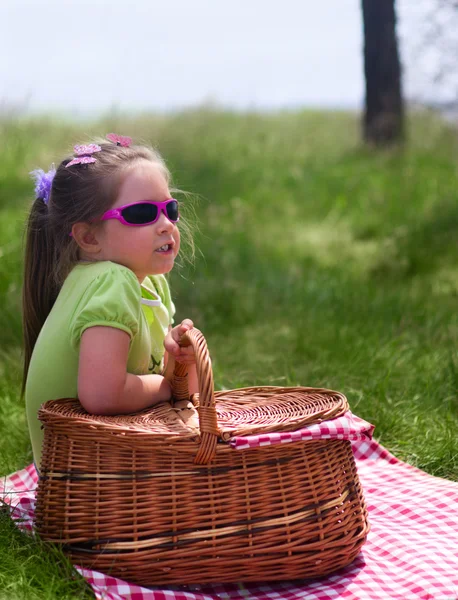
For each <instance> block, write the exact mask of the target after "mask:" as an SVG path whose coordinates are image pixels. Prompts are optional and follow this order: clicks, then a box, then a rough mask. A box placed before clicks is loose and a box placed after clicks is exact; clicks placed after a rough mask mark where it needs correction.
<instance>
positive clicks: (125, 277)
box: [70, 267, 141, 350]
mask: <svg viewBox="0 0 458 600" xmlns="http://www.w3.org/2000/svg"><path fill="white" fill-rule="evenodd" d="M140 298H141V291H140V284H139V283H138V280H137V278H136V276H135V274H134V273H133V272H131V271H129V269H127V268H119V267H113V268H112V269H109V270H107V271H105V272H103V273H101V274H100V275H98V276H97V277H95V278H94V279H93V280H92V281H91V282H90V284H89V285H88V287H87V288H86V290H85V292H84V294H83V296H82V297H81V300H80V302H79V303H78V306H77V308H76V310H75V312H74V314H73V317H72V319H71V321H70V339H71V344H72V346H73V348H75V349H76V350H78V348H79V344H80V340H81V336H82V335H83V333H84V331H86V329H88V328H89V327H95V326H106V327H115V328H116V329H122V330H123V331H125V332H126V333H128V334H129V336H130V339H131V340H132V338H133V337H134V336H135V335H136V334H137V332H138V327H139V320H140V311H141V304H140Z"/></svg>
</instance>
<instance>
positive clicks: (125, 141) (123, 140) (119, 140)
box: [106, 133, 132, 148]
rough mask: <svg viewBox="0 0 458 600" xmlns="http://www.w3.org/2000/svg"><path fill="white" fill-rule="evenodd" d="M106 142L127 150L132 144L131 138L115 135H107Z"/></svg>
mask: <svg viewBox="0 0 458 600" xmlns="http://www.w3.org/2000/svg"><path fill="white" fill-rule="evenodd" d="M106 138H107V140H109V141H110V142H113V144H116V145H117V146H123V148H128V147H129V146H130V145H131V144H132V138H130V137H128V136H127V135H118V134H117V133H108V134H107V135H106Z"/></svg>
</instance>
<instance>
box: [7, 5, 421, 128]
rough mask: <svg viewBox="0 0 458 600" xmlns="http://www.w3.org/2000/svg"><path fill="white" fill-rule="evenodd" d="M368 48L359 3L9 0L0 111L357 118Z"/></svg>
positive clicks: (401, 8) (409, 12) (408, 10)
mask: <svg viewBox="0 0 458 600" xmlns="http://www.w3.org/2000/svg"><path fill="white" fill-rule="evenodd" d="M429 1H430V2H431V0H429ZM421 3H422V0H416V1H415V0H398V16H399V18H400V22H401V23H402V25H403V27H400V28H399V32H400V36H401V49H402V48H403V45H404V43H405V42H404V40H406V39H408V37H409V33H411V31H412V30H415V18H416V17H415V14H414V13H415V10H413V8H412V7H413V6H415V7H417V12H418V7H419V6H420V4H421ZM423 3H424V2H423ZM420 12H421V11H420ZM417 16H418V15H417ZM409 27H410V30H409ZM362 47H363V34H362V19H361V9H360V0H276V1H273V0H231V1H230V2H225V1H223V0H166V1H165V2H157V1H155V0H132V2H131V3H127V2H126V1H125V0H79V1H76V0H67V1H66V0H40V1H37V0H1V2H0V56H1V58H0V110H1V109H2V108H3V109H4V110H5V109H8V108H11V107H20V108H23V109H26V110H28V111H30V112H40V111H46V112H50V111H59V112H63V113H69V114H71V115H73V116H78V115H81V116H85V115H91V114H97V113H103V112H104V111H105V112H106V111H108V110H110V109H113V108H115V109H118V110H120V111H144V110H159V111H167V110H176V109H179V108H183V107H189V106H195V105H199V104H203V103H213V104H218V105H222V106H225V107H231V108H235V109H246V108H249V109H259V110H264V109H277V108H296V107H302V106H313V107H323V108H356V109H357V108H360V107H361V106H362V103H363V99H364V80H363V58H362ZM407 83H408V85H407V88H408V87H409V85H410V83H409V82H408V81H407ZM407 91H409V90H407Z"/></svg>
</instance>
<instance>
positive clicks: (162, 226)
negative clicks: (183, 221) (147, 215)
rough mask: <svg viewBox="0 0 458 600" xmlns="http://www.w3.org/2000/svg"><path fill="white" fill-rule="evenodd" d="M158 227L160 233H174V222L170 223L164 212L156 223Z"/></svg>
mask: <svg viewBox="0 0 458 600" xmlns="http://www.w3.org/2000/svg"><path fill="white" fill-rule="evenodd" d="M156 225H157V229H158V231H159V232H162V231H172V230H173V223H172V221H170V220H169V219H168V218H167V217H166V215H165V214H164V212H163V211H161V214H160V215H159V219H158V220H157V222H156Z"/></svg>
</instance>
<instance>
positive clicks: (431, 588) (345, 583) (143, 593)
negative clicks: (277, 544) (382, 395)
mask: <svg viewBox="0 0 458 600" xmlns="http://www.w3.org/2000/svg"><path fill="white" fill-rule="evenodd" d="M372 430H373V427H372V426H371V425H370V424H369V423H366V422H365V421H362V420H361V419H359V418H358V417H355V416H354V415H351V414H350V413H347V414H346V415H344V417H341V418H340V419H334V420H332V421H326V422H325V423H322V424H321V425H318V426H311V427H309V428H305V429H303V430H301V431H300V432H294V433H290V434H275V433H273V434H268V435H261V436H250V437H249V438H235V439H234V440H232V445H233V446H234V447H236V448H241V447H247V446H249V447H253V446H256V445H261V444H267V443H287V442H288V441H293V440H295V439H296V437H297V436H298V435H299V436H300V439H318V438H326V439H329V438H332V437H334V438H339V439H350V440H352V447H353V452H354V455H355V459H356V464H357V468H358V473H359V478H360V481H361V484H362V486H363V489H364V496H365V499H366V504H367V507H368V511H369V520H370V524H371V531H370V533H369V536H368V539H367V542H366V544H365V545H364V546H363V548H362V551H361V553H360V554H359V556H358V557H357V558H356V560H355V561H354V562H353V563H352V564H351V565H349V566H348V567H346V568H344V569H341V570H340V571H338V572H336V573H334V574H333V575H330V576H328V577H326V578H324V579H313V580H303V581H291V582H281V583H265V584H262V583H261V584H259V583H258V584H248V583H247V584H220V585H207V586H202V587H198V586H192V587H188V588H183V587H181V588H180V587H173V588H172V587H170V588H167V589H158V588H151V589H147V588H143V587H139V586H137V585H134V584H131V583H128V582H126V581H121V580H120V579H115V578H114V577H110V576H108V575H105V574H103V573H98V572H97V571H91V570H88V569H81V568H79V567H77V569H78V571H79V572H80V573H81V574H82V575H83V576H84V577H85V578H86V580H87V581H88V582H89V584H90V585H91V586H92V589H93V591H94V594H95V597H96V598H97V600H102V599H103V600H124V599H126V600H243V599H247V598H249V599H252V600H267V599H269V600H336V599H339V598H345V599H348V600H392V599H399V600H458V483H455V482H452V481H448V480H445V479H439V478H437V477H433V476H431V475H428V474H426V473H423V472H422V471H420V470H418V469H416V468H414V467H412V466H410V465H407V464H405V463H403V462H401V461H400V460H398V459H397V458H395V457H394V456H393V455H392V454H390V453H389V452H388V451H387V450H385V449H384V448H383V447H382V446H381V445H380V444H378V443H377V442H376V441H375V440H372V439H371V434H372ZM307 431H308V432H307ZM36 484H37V473H36V471H35V468H34V467H33V465H29V466H28V467H26V468H25V469H23V470H22V471H18V472H16V473H13V474H12V475H10V476H9V477H5V478H3V480H0V494H1V498H3V500H4V501H5V502H7V503H8V504H9V505H10V506H11V514H12V516H13V518H14V519H17V520H18V523H19V524H20V526H21V527H23V528H25V529H28V530H31V529H32V526H33V517H34V503H35V488H36Z"/></svg>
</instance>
